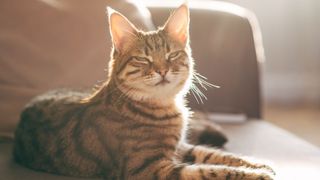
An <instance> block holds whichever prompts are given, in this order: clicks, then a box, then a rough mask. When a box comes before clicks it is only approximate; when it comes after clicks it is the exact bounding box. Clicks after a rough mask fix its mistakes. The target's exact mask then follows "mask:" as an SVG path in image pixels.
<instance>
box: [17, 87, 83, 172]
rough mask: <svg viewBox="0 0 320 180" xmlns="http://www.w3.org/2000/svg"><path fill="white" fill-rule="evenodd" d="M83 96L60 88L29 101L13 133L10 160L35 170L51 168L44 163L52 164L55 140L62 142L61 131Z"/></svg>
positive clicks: (75, 113)
mask: <svg viewBox="0 0 320 180" xmlns="http://www.w3.org/2000/svg"><path fill="white" fill-rule="evenodd" d="M86 96H87V93H85V92H78V91H72V90H67V89H61V90H54V91H50V92H48V93H45V94H43V95H39V96H37V97H35V98H34V99H33V100H31V101H30V102H29V103H28V104H27V105H26V106H25V108H24V110H23V111H22V113H21V115H20V122H19V124H18V126H17V129H16V132H15V145H14V152H13V153H14V154H13V155H14V159H15V160H16V161H17V162H19V163H21V164H24V165H26V166H28V167H32V168H35V169H39V170H41V169H46V170H48V169H52V167H45V165H46V164H47V165H48V166H51V165H53V164H54V163H53V162H51V161H52V160H53V159H52V158H50V157H52V155H53V154H55V153H57V152H59V149H57V143H66V142H65V140H63V139H66V138H65V137H62V136H64V135H63V134H66V133H62V132H65V131H68V130H71V129H72V128H73V126H74V124H72V121H71V120H72V117H74V116H76V115H77V114H79V113H80V112H81V109H82V108H83V107H82V106H81V103H80V101H81V99H83V98H84V97H86ZM61 140H62V141H61ZM40 161H41V162H40ZM44 161H46V162H44ZM37 164H41V167H37ZM49 171H50V170H49ZM52 171H54V169H52Z"/></svg>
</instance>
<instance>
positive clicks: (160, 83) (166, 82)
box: [155, 78, 170, 86]
mask: <svg viewBox="0 0 320 180" xmlns="http://www.w3.org/2000/svg"><path fill="white" fill-rule="evenodd" d="M169 83H170V81H168V80H167V79H166V78H163V79H162V80H161V81H159V82H157V83H156V84H155V86H158V85H165V84H169Z"/></svg>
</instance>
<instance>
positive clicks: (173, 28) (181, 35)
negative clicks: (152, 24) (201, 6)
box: [164, 3, 190, 45]
mask: <svg viewBox="0 0 320 180" xmlns="http://www.w3.org/2000/svg"><path fill="white" fill-rule="evenodd" d="M189 19H190V18H189V7H188V5H187V4H186V3H185V4H182V5H181V6H180V7H179V8H178V9H176V10H175V11H174V13H173V14H172V15H171V16H170V17H169V19H168V20H167V22H166V24H165V26H164V30H165V31H166V32H167V33H168V35H169V36H170V37H171V38H173V39H175V40H177V41H178V42H180V43H182V44H184V45H185V44H187V43H188V40H189V21H190V20H189Z"/></svg>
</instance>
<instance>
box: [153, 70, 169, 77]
mask: <svg viewBox="0 0 320 180" xmlns="http://www.w3.org/2000/svg"><path fill="white" fill-rule="evenodd" d="M156 72H157V73H158V74H160V76H162V77H164V76H166V74H167V72H168V70H167V69H161V70H156Z"/></svg>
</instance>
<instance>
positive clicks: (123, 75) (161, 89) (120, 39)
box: [14, 4, 273, 180]
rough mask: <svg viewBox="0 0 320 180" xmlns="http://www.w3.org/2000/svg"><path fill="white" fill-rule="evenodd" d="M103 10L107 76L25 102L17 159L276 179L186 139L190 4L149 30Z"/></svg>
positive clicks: (125, 172)
mask: <svg viewBox="0 0 320 180" xmlns="http://www.w3.org/2000/svg"><path fill="white" fill-rule="evenodd" d="M108 12H109V24H110V32H111V35H112V41H113V50H112V53H111V60H110V64H109V73H108V80H107V81H106V82H105V83H104V84H103V85H102V86H101V87H100V88H99V89H98V90H97V91H95V92H94V93H91V94H87V93H80V92H71V91H66V90H62V91H52V92H50V93H48V94H45V95H42V96H39V97H37V98H35V99H34V100H33V101H32V102H31V103H29V104H28V105H27V106H26V108H25V110H24V111H23V112H22V114H21V121H20V124H19V125H18V128H17V130H16V133H15V146H14V158H15V160H16V162H18V163H20V164H22V165H25V166H27V167H29V168H32V169H36V170H40V171H45V172H51V173H56V174H61V175H70V176H78V177H104V178H105V179H120V180H122V179H130V180H149V179H168V180H176V179H181V180H188V179H190V180H191V179H193V180H197V179H202V180H208V179H226V180H233V179H248V180H262V179H264V180H270V179H273V171H272V169H271V168H270V167H269V166H266V165H264V164H258V163H256V162H251V161H248V160H245V158H242V157H239V156H236V155H233V154H230V153H226V152H221V151H219V150H216V149H213V148H207V147H204V146H200V145H191V144H188V143H187V142H186V141H185V139H186V133H185V132H186V128H187V124H188V118H189V109H188V108H187V107H186V105H185V101H184V96H185V94H186V93H187V91H188V88H189V87H190V83H191V82H192V76H193V73H194V70H193V65H194V62H193V59H192V58H191V50H190V47H189V36H188V35H189V30H188V29H189V9H188V7H187V5H185V4H183V5H181V6H180V7H179V8H178V9H177V10H176V11H175V12H174V13H173V14H172V15H171V16H170V17H169V19H168V21H167V22H166V24H165V25H164V26H163V27H161V28H159V29H158V30H157V31H151V32H142V31H140V30H137V29H136V28H135V27H134V25H132V24H131V23H130V22H129V21H128V19H126V18H125V17H124V16H123V15H121V14H120V13H118V12H116V11H114V10H112V9H111V8H108Z"/></svg>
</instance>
